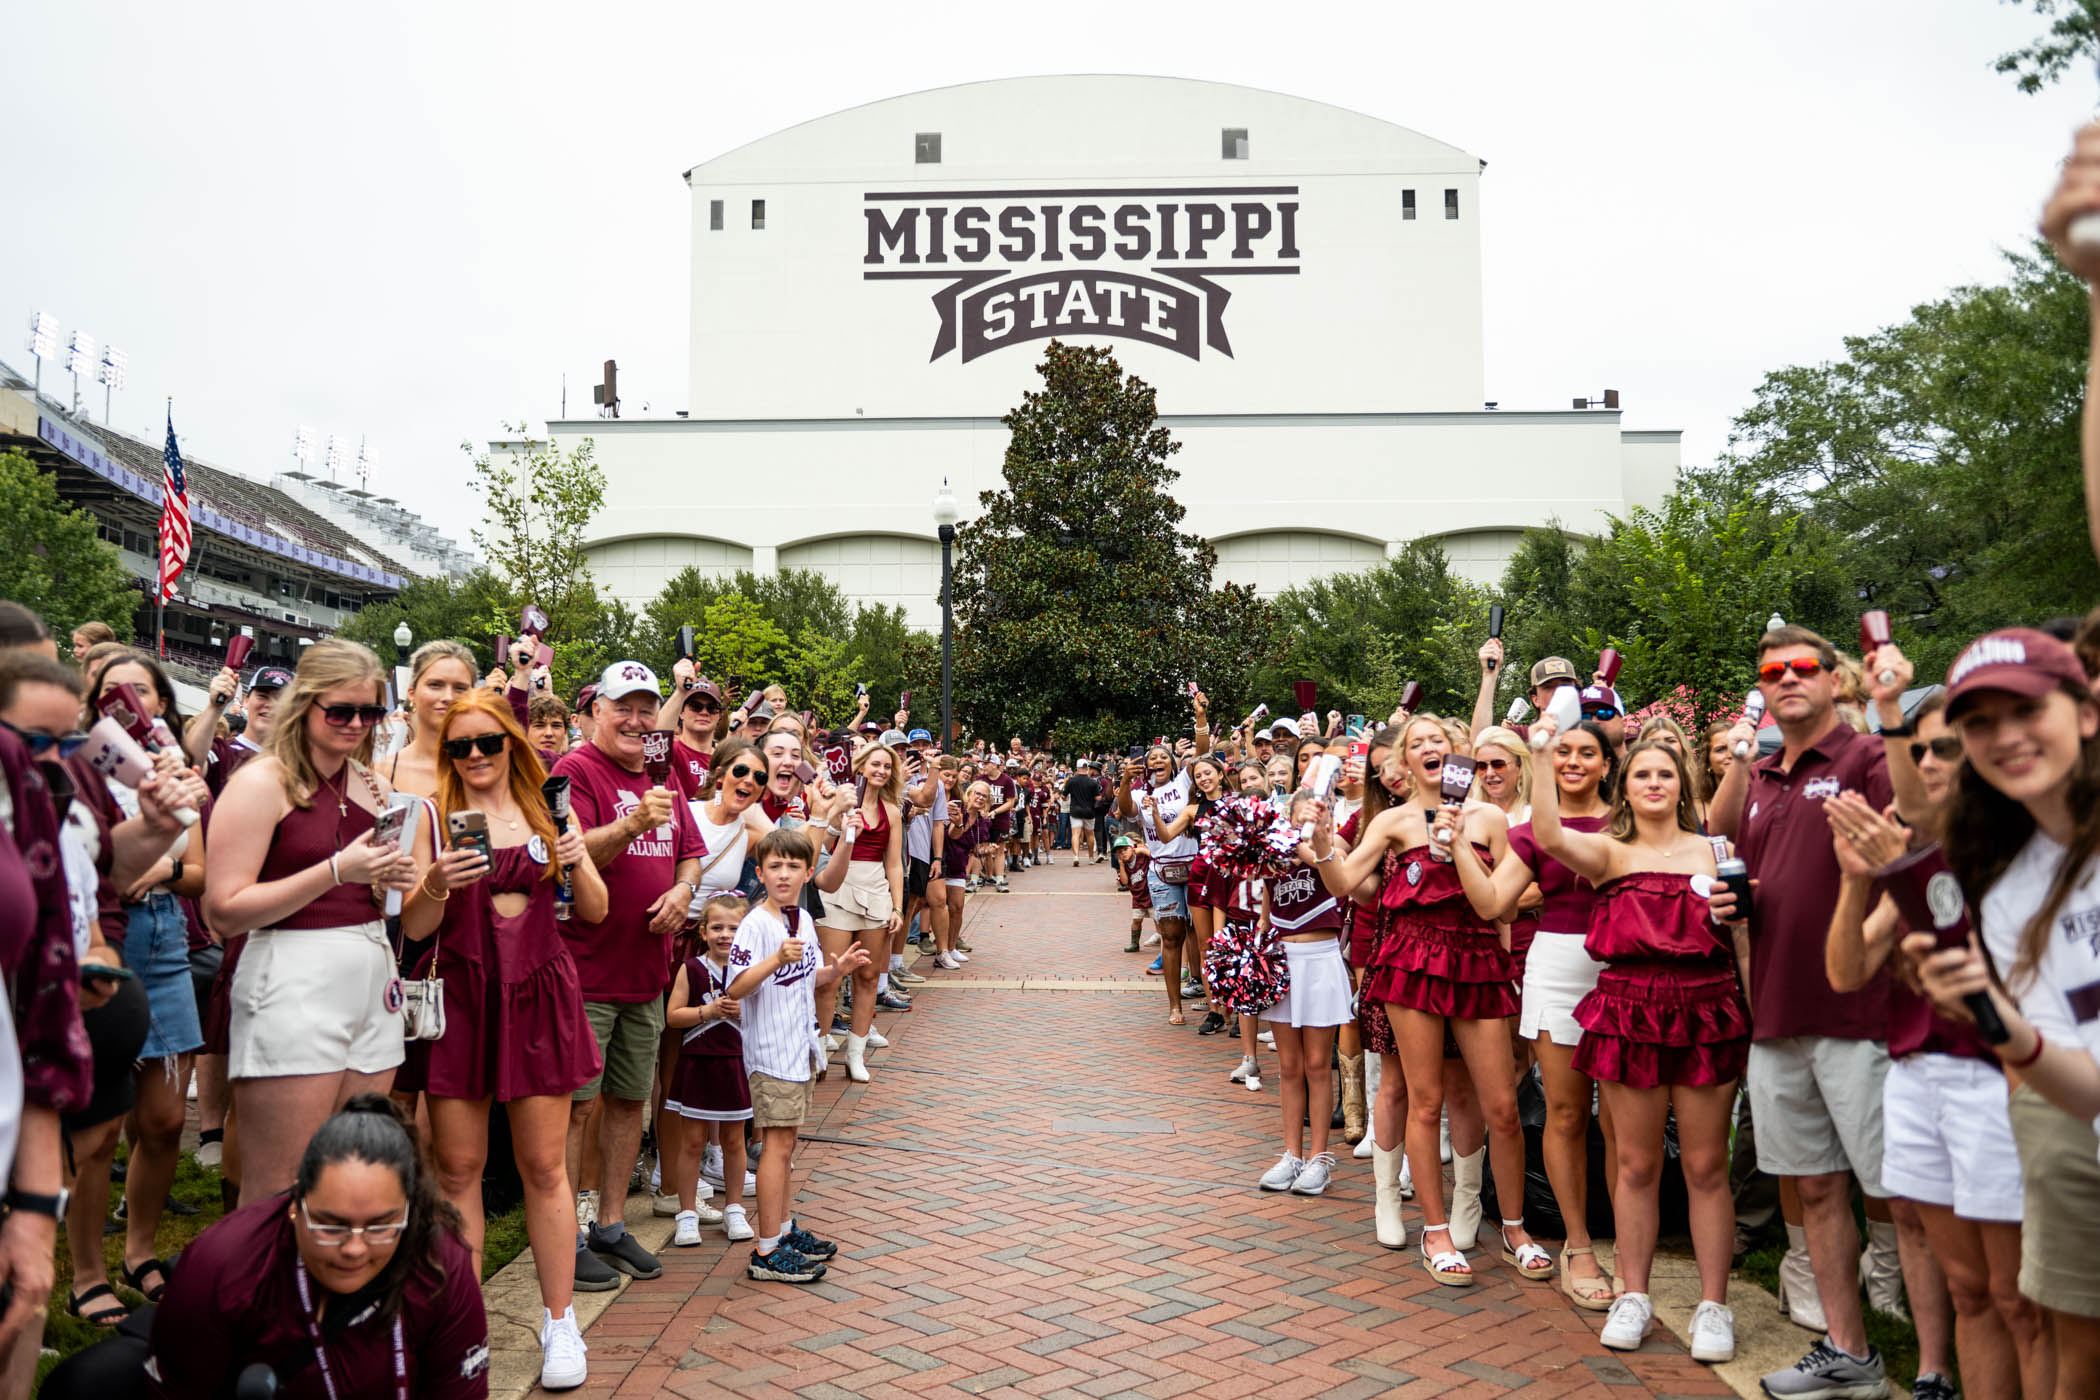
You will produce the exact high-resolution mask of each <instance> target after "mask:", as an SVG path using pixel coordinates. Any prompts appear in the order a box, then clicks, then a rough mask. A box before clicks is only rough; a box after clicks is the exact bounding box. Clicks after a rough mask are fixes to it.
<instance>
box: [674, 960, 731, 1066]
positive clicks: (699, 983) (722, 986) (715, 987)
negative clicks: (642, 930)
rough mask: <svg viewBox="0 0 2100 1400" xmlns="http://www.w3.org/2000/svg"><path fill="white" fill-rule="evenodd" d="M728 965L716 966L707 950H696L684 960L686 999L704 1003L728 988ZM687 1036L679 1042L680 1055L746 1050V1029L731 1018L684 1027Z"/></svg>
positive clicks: (720, 994) (725, 1053)
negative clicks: (725, 966)
mask: <svg viewBox="0 0 2100 1400" xmlns="http://www.w3.org/2000/svg"><path fill="white" fill-rule="evenodd" d="M729 982H730V977H729V969H728V968H717V967H716V966H715V965H714V964H713V963H711V962H709V961H708V960H707V956H706V954H704V953H703V954H696V955H695V956H693V957H690V958H687V959H686V960H685V992H686V1001H687V1004H688V1005H691V1006H705V1005H707V1003H709V1002H711V1001H713V1000H714V999H715V998H716V997H719V996H722V995H723V994H724V993H726V992H727V991H728V990H729ZM684 1035H685V1038H684V1039H683V1040H682V1041H681V1042H680V1043H679V1049H678V1053H679V1054H681V1055H733V1056H736V1057H737V1058H739V1059H741V1058H742V1057H743V1054H744V1032H743V1031H742V1030H741V1029H739V1028H738V1026H737V1023H736V1022H735V1021H731V1020H721V1019H717V1020H712V1021H702V1022H701V1023H700V1024H699V1025H697V1026H687V1027H686V1028H685V1033H684Z"/></svg>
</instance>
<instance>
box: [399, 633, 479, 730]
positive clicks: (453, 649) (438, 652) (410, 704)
mask: <svg viewBox="0 0 2100 1400" xmlns="http://www.w3.org/2000/svg"><path fill="white" fill-rule="evenodd" d="M440 661H457V662H459V663H461V664H462V665H464V666H465V667H466V668H467V684H468V685H469V686H476V685H479V684H481V663H479V662H478V661H476V660H475V659H474V653H473V652H471V651H468V650H467V649H466V647H465V646H463V645H462V644H460V643H459V642H455V641H453V640H452V639H451V638H450V637H439V638H438V639H437V640H435V641H430V642H425V643H423V645H421V646H419V647H417V648H416V649H415V650H414V651H413V652H411V653H409V657H408V691H409V693H408V694H406V695H397V696H395V697H394V699H395V701H396V702H397V703H399V704H400V705H401V707H402V708H403V709H405V710H407V711H408V717H409V722H410V723H411V724H413V723H414V722H415V717H416V701H415V690H416V687H417V686H419V685H421V684H422V683H423V673H424V672H425V671H428V670H429V669H430V668H431V667H433V666H435V665H437V664H438V662H440Z"/></svg>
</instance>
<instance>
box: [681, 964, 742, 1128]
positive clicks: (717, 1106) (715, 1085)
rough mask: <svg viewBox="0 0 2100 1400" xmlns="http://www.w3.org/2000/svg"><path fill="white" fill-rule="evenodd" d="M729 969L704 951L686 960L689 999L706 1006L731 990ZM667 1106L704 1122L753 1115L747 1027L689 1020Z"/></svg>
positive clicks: (739, 1118) (693, 1003)
mask: <svg viewBox="0 0 2100 1400" xmlns="http://www.w3.org/2000/svg"><path fill="white" fill-rule="evenodd" d="M730 980H731V979H730V976H729V969H728V968H727V967H726V966H724V967H716V966H715V965H714V963H713V961H712V960H710V959H709V958H707V957H706V956H705V955H702V956H700V957H695V958H687V959H686V960H685V987H686V993H687V998H688V1004H689V1005H692V1006H704V1005H706V1004H707V1003H708V1002H710V1001H713V1000H714V999H715V998H716V997H719V996H723V995H725V994H727V992H728V990H729V983H730ZM683 1034H684V1037H685V1039H684V1040H683V1041H682V1042H681V1043H680V1045H679V1047H678V1065H677V1068H675V1069H673V1070H672V1071H671V1082H670V1084H669V1086H668V1087H667V1088H666V1090H665V1093H664V1107H665V1108H667V1109H669V1110H670V1111H671V1112H673V1113H675V1114H677V1115H678V1116H679V1117H681V1118H697V1119H699V1120H701V1121H702V1122H705V1123H742V1122H744V1121H746V1120H748V1119H749V1118H750V1117H751V1081H750V1079H749V1078H747V1077H746V1076H745V1074H744V1032H743V1031H742V1030H741V1029H740V1028H739V1027H738V1026H737V1023H736V1022H735V1021H732V1020H714V1021H702V1022H700V1023H699V1024H698V1025H693V1026H687V1027H686V1028H685V1030H684V1032H683Z"/></svg>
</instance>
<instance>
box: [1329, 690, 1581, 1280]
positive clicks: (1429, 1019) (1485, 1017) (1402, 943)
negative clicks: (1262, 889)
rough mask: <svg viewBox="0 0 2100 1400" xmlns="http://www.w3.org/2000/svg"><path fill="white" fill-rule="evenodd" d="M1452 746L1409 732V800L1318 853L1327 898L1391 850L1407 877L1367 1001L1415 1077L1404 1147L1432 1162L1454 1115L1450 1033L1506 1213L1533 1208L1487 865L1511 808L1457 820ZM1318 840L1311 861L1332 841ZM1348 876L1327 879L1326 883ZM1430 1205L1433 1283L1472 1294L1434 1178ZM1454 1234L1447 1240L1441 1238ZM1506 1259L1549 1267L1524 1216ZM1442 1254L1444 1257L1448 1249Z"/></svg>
mask: <svg viewBox="0 0 2100 1400" xmlns="http://www.w3.org/2000/svg"><path fill="white" fill-rule="evenodd" d="M1451 751H1452V750H1451V739H1450V736H1449V734H1447V733H1446V731H1445V729H1444V726H1443V723H1442V722H1441V721H1440V720H1438V719H1437V718H1436V717H1435V716H1434V715H1428V714H1420V715H1415V716H1413V717H1412V718H1410V719H1409V720H1408V721H1407V722H1406V724H1404V725H1403V726H1402V727H1401V729H1400V733H1399V736H1398V742H1397V744H1396V745H1395V756H1396V757H1397V758H1398V760H1399V765H1400V769H1401V771H1402V772H1404V773H1405V774H1406V776H1407V779H1408V782H1409V784H1410V786H1409V793H1410V796H1409V798H1408V800H1407V801H1406V802H1404V803H1401V804H1399V805H1397V806H1394V807H1390V808H1388V809H1387V810H1385V811H1384V812H1382V813H1380V814H1379V815H1378V816H1377V817H1375V818H1373V819H1372V820H1371V821H1370V822H1368V823H1366V824H1365V825H1364V827H1363V840H1362V842H1361V843H1360V844H1359V845H1358V846H1357V847H1356V849H1355V850H1353V851H1351V852H1350V853H1349V855H1348V856H1347V857H1346V858H1343V859H1341V860H1338V861H1337V860H1330V859H1327V858H1326V856H1325V854H1324V853H1322V865H1321V869H1322V878H1323V879H1325V880H1326V881H1327V885H1328V888H1329V889H1332V890H1335V891H1337V892H1338V893H1349V892H1353V891H1354V890H1355V889H1356V887H1357V886H1358V885H1360V884H1361V883H1362V882H1363V881H1364V880H1365V879H1367V878H1368V877H1369V876H1370V875H1371V874H1372V873H1373V872H1375V871H1377V870H1378V869H1379V868H1380V867H1381V865H1383V864H1385V856H1386V855H1387V853H1388V852H1391V853H1392V854H1394V855H1396V856H1397V857H1398V862H1397V865H1398V868H1397V870H1396V871H1394V872H1393V873H1392V874H1391V875H1389V876H1388V878H1387V879H1386V880H1385V882H1384V884H1383V886H1382V888H1381V889H1380V891H1379V902H1380V903H1381V904H1382V905H1383V906H1384V908H1385V910H1386V912H1387V914H1388V917H1389V922H1388V925H1387V927H1386V931H1385V935H1384V937H1383V938H1382V939H1381V940H1380V942H1379V945H1378V947H1377V949H1376V951H1375V952H1374V953H1373V955H1372V969H1371V972H1370V975H1369V976H1368V977H1366V979H1365V981H1364V986H1363V995H1364V996H1365V997H1368V998H1370V999H1372V1000H1374V1001H1378V1002H1382V1003H1384V1004H1385V1006H1386V1014H1387V1015H1388V1016H1389V1017H1391V1019H1392V1027H1393V1039H1394V1041H1395V1043H1396V1044H1397V1045H1398V1046H1399V1048H1400V1066H1401V1070H1402V1072H1403V1073H1404V1074H1405V1075H1406V1077H1407V1099H1408V1111H1407V1134H1406V1136H1407V1149H1408V1155H1409V1156H1410V1157H1412V1158H1413V1159H1414V1160H1415V1161H1417V1162H1423V1163H1428V1162H1432V1161H1435V1160H1436V1155H1437V1129H1438V1125H1439V1123H1440V1121H1441V1119H1442V1117H1443V1110H1444V1041H1445V1035H1446V1032H1447V1030H1448V1032H1449V1035H1450V1037H1451V1039H1452V1040H1453V1041H1454V1042H1455V1043H1456V1045H1457V1048H1458V1051H1459V1054H1460V1057H1461V1058H1462V1059H1463V1060H1464V1061H1465V1067H1466V1072H1467V1074H1468V1075H1469V1076H1470V1077H1471V1079H1472V1081H1473V1088H1474V1091H1475V1093H1477V1094H1478V1095H1479V1097H1480V1107H1481V1112H1482V1114H1483V1115H1484V1116H1485V1118H1486V1120H1487V1131H1488V1137H1489V1139H1490V1140H1491V1141H1492V1142H1493V1143H1494V1145H1495V1151H1494V1154H1493V1158H1494V1168H1495V1194H1496V1196H1497V1197H1498V1199H1499V1200H1500V1201H1501V1202H1502V1203H1503V1209H1504V1210H1505V1211H1506V1210H1507V1209H1508V1207H1509V1206H1510V1205H1511V1204H1514V1203H1520V1202H1522V1201H1523V1199H1524V1131H1523V1128H1522V1126H1521V1125H1520V1124H1519V1123H1518V1121H1517V1091H1516V1078H1515V1073H1514V1065H1513V1063H1512V1061H1511V1059H1510V1053H1509V1025H1508V1022H1509V1020H1510V1018H1511V1017H1513V1016H1515V1015H1516V1013H1517V1006H1518V1003H1517V992H1516V986H1515V983H1514V980H1513V976H1514V973H1513V969H1512V967H1511V964H1510V958H1509V949H1508V947H1507V946H1506V945H1505V944H1504V942H1503V935H1502V933H1501V932H1500V931H1499V930H1498V929H1497V928H1496V927H1495V924H1494V923H1493V920H1494V918H1495V917H1496V915H1498V914H1499V913H1500V912H1501V901H1500V897H1499V896H1498V895H1497V894H1496V892H1495V889H1494V887H1493V884H1492V882H1491V881H1489V880H1488V879H1486V878H1485V877H1484V874H1483V873H1482V872H1483V867H1485V868H1486V869H1492V868H1493V867H1494V866H1495V865H1497V864H1499V863H1500V862H1501V861H1502V860H1504V859H1505V858H1507V856H1508V854H1509V830H1508V824H1507V822H1506V821H1505V820H1504V819H1503V816H1502V812H1501V809H1499V808H1497V807H1494V806H1492V805H1489V804H1486V803H1476V804H1475V805H1473V806H1472V807H1469V808H1464V809H1463V810H1461V808H1460V806H1459V804H1458V803H1455V802H1454V803H1451V804H1448V805H1447V804H1445V803H1444V802H1443V800H1442V789H1441V784H1442V777H1443V767H1444V759H1445V758H1447V757H1448V756H1449V755H1450V754H1451ZM1444 833H1448V834H1449V839H1450V840H1452V841H1458V840H1463V841H1466V842H1469V843H1471V844H1472V845H1473V846H1474V847H1475V848H1476V849H1479V850H1481V851H1482V852H1483V853H1484V854H1483V857H1482V860H1481V861H1480V862H1476V863H1475V864H1474V865H1473V866H1472V867H1471V869H1472V870H1473V872H1474V874H1473V875H1470V876H1469V875H1467V874H1466V873H1465V868H1463V867H1459V866H1456V865H1454V864H1453V863H1452V861H1451V855H1450V850H1449V848H1448V846H1446V845H1445V844H1444V842H1442V841H1440V840H1439V839H1438V837H1439V836H1440V835H1441V834H1444ZM1325 840H1326V838H1325V836H1324V834H1322V835H1319V836H1317V837H1316V840H1315V847H1314V849H1315V851H1316V853H1317V852H1319V846H1320V845H1322V844H1324V843H1325ZM1337 867H1339V869H1338V872H1337V873H1334V874H1331V875H1330V874H1329V873H1328V872H1330V871H1336V868H1337ZM1415 1190H1416V1193H1417V1195H1418V1197H1419V1200H1420V1204H1421V1207H1422V1218H1423V1222H1424V1223H1423V1230H1422V1258H1423V1262H1424V1265H1425V1267H1426V1268H1427V1269H1428V1271H1429V1275H1430V1277H1431V1278H1433V1279H1435V1280H1436V1281H1437V1282H1438V1283H1440V1284H1443V1285H1445V1286H1446V1287H1452V1288H1463V1287H1466V1286H1468V1285H1470V1284H1471V1283H1472V1282H1473V1271H1472V1267H1471V1266H1470V1265H1469V1264H1467V1263H1466V1259H1465V1255H1464V1253H1463V1252H1462V1251H1461V1250H1460V1249H1459V1248H1457V1247H1456V1246H1455V1242H1454V1241H1453V1240H1452V1239H1451V1230H1450V1224H1449V1222H1448V1221H1447V1220H1446V1219H1445V1215H1444V1199H1443V1195H1444V1192H1443V1182H1442V1180H1441V1178H1440V1175H1439V1174H1438V1173H1435V1172H1423V1173H1422V1174H1421V1175H1420V1176H1419V1177H1417V1178H1416V1180H1415ZM1437 1235H1442V1236H1444V1239H1443V1240H1442V1241H1441V1242H1439V1241H1437V1240H1435V1239H1434V1238H1433V1237H1434V1236H1437ZM1501 1240H1502V1246H1503V1254H1504V1257H1505V1258H1506V1259H1507V1260H1508V1262H1510V1263H1511V1264H1513V1265H1514V1266H1515V1267H1516V1268H1517V1270H1518V1271H1519V1272H1520V1273H1522V1274H1523V1275H1524V1276H1525V1277H1526V1278H1544V1277H1546V1276H1547V1275H1549V1274H1550V1273H1551V1272H1552V1268H1553V1265H1552V1260H1551V1258H1550V1257H1549V1256H1548V1255H1547V1254H1546V1252H1545V1251H1544V1250H1543V1249H1540V1248H1539V1247H1538V1246H1537V1245H1536V1244H1534V1243H1532V1240H1531V1236H1530V1235H1529V1234H1528V1233H1526V1231H1525V1229H1524V1224H1523V1220H1522V1218H1521V1217H1517V1218H1510V1219H1505V1220H1504V1221H1503V1222H1502V1227H1501ZM1439 1243H1441V1245H1442V1247H1441V1248H1439V1247H1438V1245H1439Z"/></svg>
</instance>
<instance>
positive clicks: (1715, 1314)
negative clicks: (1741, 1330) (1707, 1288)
mask: <svg viewBox="0 0 2100 1400" xmlns="http://www.w3.org/2000/svg"><path fill="white" fill-rule="evenodd" d="M1692 1360H1694V1361H1733V1360H1735V1314H1734V1313H1732V1312H1730V1311H1729V1310H1728V1309H1727V1308H1725V1307H1723V1306H1722V1305H1721V1304H1719V1303H1716V1302H1714V1301H1712V1300H1711V1299H1709V1300H1707V1301H1705V1302H1702V1303H1700V1304H1699V1310H1698V1311H1697V1312H1695V1313H1693V1314H1692Z"/></svg>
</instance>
